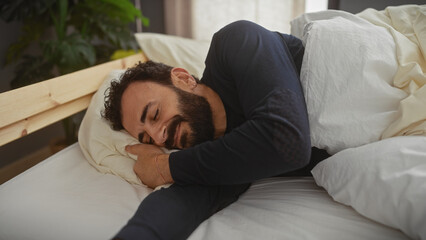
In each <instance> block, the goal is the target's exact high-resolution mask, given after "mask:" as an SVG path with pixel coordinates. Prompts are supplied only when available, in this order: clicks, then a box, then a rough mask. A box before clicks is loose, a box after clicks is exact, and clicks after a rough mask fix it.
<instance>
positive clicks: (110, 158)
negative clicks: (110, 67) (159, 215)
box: [78, 70, 142, 184]
mask: <svg viewBox="0 0 426 240" xmlns="http://www.w3.org/2000/svg"><path fill="white" fill-rule="evenodd" d="M124 71H125V70H115V71H112V72H111V73H110V74H109V75H108V76H107V77H106V78H105V81H104V82H103V83H102V85H101V86H100V87H99V89H98V91H97V92H96V93H95V95H93V97H92V101H91V102H90V105H89V108H88V109H87V111H86V114H85V115H84V118H83V121H82V122H81V125H80V129H79V132H78V143H79V144H80V148H81V150H82V152H83V154H84V156H85V157H86V159H87V161H89V163H90V164H91V165H92V166H94V167H95V168H96V169H97V170H98V171H100V172H102V173H111V174H115V175H117V176H119V177H121V178H123V179H125V180H127V181H128V182H130V183H134V184H142V182H141V181H140V179H139V178H138V177H137V176H136V174H135V172H134V171H133V165H134V164H135V160H136V156H134V155H131V154H128V153H127V152H126V151H125V150H124V148H125V146H126V145H128V144H136V143H139V142H138V140H136V139H135V138H133V137H132V136H130V134H128V133H127V132H126V131H124V130H122V131H114V130H112V128H111V127H110V125H109V123H108V122H107V121H106V120H105V119H103V118H102V116H101V111H102V110H103V109H104V93H105V91H106V90H107V88H108V87H109V86H110V82H111V81H113V80H117V79H119V78H120V76H121V74H122V73H124Z"/></svg>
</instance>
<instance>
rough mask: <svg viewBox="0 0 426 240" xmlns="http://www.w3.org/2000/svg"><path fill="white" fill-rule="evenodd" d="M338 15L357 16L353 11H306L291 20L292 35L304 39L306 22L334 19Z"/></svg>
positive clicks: (348, 17) (345, 16) (349, 17)
mask: <svg viewBox="0 0 426 240" xmlns="http://www.w3.org/2000/svg"><path fill="white" fill-rule="evenodd" d="M336 17H344V18H347V19H351V18H353V17H355V16H354V15H353V14H351V13H348V12H345V11H340V10H325V11H319V12H309V13H304V14H302V15H300V16H298V17H297V18H295V19H293V20H291V22H290V26H291V35H293V36H295V37H297V38H299V39H302V38H303V34H304V29H305V26H306V24H308V23H310V22H313V21H318V20H327V19H332V18H336Z"/></svg>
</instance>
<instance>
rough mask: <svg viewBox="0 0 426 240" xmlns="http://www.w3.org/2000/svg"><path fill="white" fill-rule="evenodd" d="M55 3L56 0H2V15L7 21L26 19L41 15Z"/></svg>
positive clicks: (0, 14) (0, 4) (0, 6)
mask: <svg viewBox="0 0 426 240" xmlns="http://www.w3.org/2000/svg"><path fill="white" fill-rule="evenodd" d="M54 3H55V0H31V1H25V0H1V2H0V17H1V18H2V19H3V20H4V21H6V22H11V21H24V20H26V19H28V18H32V17H34V16H40V15H42V14H44V13H45V12H47V9H48V8H49V7H50V6H52V5H53V4H54Z"/></svg>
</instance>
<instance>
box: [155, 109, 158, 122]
mask: <svg viewBox="0 0 426 240" xmlns="http://www.w3.org/2000/svg"><path fill="white" fill-rule="evenodd" d="M158 113H159V111H158V108H157V111H155V115H154V121H155V120H157V118H158Z"/></svg>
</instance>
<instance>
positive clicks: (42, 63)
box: [10, 55, 54, 88]
mask: <svg viewBox="0 0 426 240" xmlns="http://www.w3.org/2000/svg"><path fill="white" fill-rule="evenodd" d="M52 69H53V65H52V64H51V63H50V62H48V61H46V60H45V59H44V58H43V57H42V56H38V57H34V56H30V55H24V56H22V61H21V62H20V63H19V64H18V65H17V66H16V67H15V77H14V78H13V79H12V81H11V82H10V85H11V87H12V88H18V87H23V86H26V85H29V84H33V83H37V82H41V81H43V80H46V79H49V78H52V77H54V75H53V74H52Z"/></svg>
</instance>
